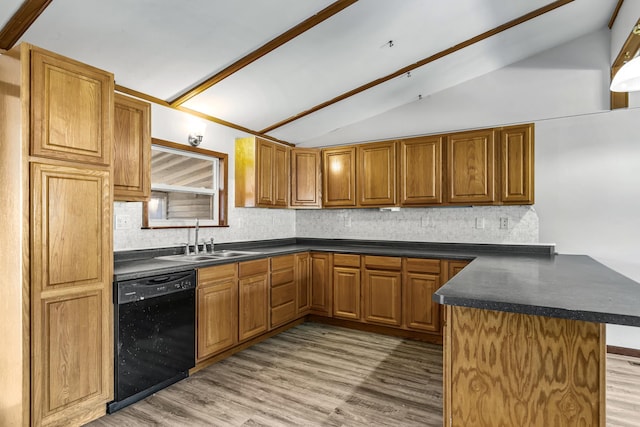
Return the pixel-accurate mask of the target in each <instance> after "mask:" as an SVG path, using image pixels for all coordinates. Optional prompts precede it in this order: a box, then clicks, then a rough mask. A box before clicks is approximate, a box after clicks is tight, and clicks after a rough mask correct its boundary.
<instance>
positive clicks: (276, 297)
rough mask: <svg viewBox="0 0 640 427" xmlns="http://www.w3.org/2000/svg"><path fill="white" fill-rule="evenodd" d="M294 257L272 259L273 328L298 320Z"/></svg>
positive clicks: (285, 256) (286, 256)
mask: <svg viewBox="0 0 640 427" xmlns="http://www.w3.org/2000/svg"><path fill="white" fill-rule="evenodd" d="M294 261H295V258H294V256H293V255H284V256H279V257H274V258H271V327H272V328H274V327H277V326H280V325H282V324H285V323H287V322H290V321H292V320H293V319H295V318H296V311H297V310H296V309H297V304H296V293H297V289H296V283H295V274H294Z"/></svg>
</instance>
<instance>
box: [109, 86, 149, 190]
mask: <svg viewBox="0 0 640 427" xmlns="http://www.w3.org/2000/svg"><path fill="white" fill-rule="evenodd" d="M113 146H114V147H113V151H114V158H113V199H114V200H120V201H130V202H137V201H140V202H143V201H146V200H148V199H149V196H150V195H151V104H149V103H148V102H145V101H141V100H139V99H135V98H130V97H128V96H124V95H121V94H118V93H116V94H115V98H114V126H113Z"/></svg>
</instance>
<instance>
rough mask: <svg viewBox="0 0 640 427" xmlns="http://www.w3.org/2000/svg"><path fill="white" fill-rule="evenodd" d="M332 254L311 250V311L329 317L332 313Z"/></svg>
mask: <svg viewBox="0 0 640 427" xmlns="http://www.w3.org/2000/svg"><path fill="white" fill-rule="evenodd" d="M332 259H333V254H331V253H326V252H311V254H310V262H311V313H312V314H318V315H321V316H328V317H331V315H332V314H333V308H332V307H333V304H332V303H333V285H332V282H331V279H332V271H331V268H332Z"/></svg>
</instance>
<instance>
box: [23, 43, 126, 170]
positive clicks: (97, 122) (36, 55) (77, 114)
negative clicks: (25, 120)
mask: <svg viewBox="0 0 640 427" xmlns="http://www.w3.org/2000/svg"><path fill="white" fill-rule="evenodd" d="M113 90H114V83H113V75H112V74H111V73H107V72H105V71H102V70H99V69H97V68H93V67H90V66H88V65H85V64H82V63H79V62H76V61H73V60H71V59H68V58H64V57H62V56H59V55H56V54H54V53H51V52H47V51H45V50H41V49H38V48H32V49H31V113H32V116H33V117H32V118H33V120H32V121H31V132H32V139H31V154H32V155H34V156H42V157H48V158H52V159H61V160H71V161H77V162H86V163H93V164H99V165H104V166H108V165H109V164H110V163H111V158H112V153H111V150H112V144H111V141H112V128H113Z"/></svg>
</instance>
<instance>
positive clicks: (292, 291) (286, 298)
mask: <svg viewBox="0 0 640 427" xmlns="http://www.w3.org/2000/svg"><path fill="white" fill-rule="evenodd" d="M295 299H296V287H295V286H294V285H293V283H288V284H286V285H282V286H278V287H276V288H273V289H271V307H278V306H280V305H282V304H286V303H289V302H295Z"/></svg>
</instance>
